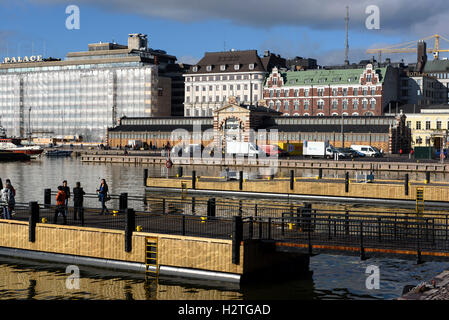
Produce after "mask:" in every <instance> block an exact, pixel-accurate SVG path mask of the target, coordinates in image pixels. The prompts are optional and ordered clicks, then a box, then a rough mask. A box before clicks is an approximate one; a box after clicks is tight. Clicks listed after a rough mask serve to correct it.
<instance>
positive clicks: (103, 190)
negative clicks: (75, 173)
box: [97, 179, 109, 215]
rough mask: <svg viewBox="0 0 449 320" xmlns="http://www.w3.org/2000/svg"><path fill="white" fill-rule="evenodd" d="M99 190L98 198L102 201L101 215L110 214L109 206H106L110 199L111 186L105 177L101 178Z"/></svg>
mask: <svg viewBox="0 0 449 320" xmlns="http://www.w3.org/2000/svg"><path fill="white" fill-rule="evenodd" d="M97 192H98V200H99V201H100V202H101V213H100V215H103V214H105V213H104V212H105V211H106V214H109V210H108V208H106V201H108V192H109V188H108V185H107V183H106V180H105V179H101V184H100V188H98V189H97Z"/></svg>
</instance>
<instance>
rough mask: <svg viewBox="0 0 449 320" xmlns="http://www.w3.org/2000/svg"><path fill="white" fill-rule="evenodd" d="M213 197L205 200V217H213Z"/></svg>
mask: <svg viewBox="0 0 449 320" xmlns="http://www.w3.org/2000/svg"><path fill="white" fill-rule="evenodd" d="M215 212H216V210H215V198H210V199H208V200H207V217H208V218H210V217H215Z"/></svg>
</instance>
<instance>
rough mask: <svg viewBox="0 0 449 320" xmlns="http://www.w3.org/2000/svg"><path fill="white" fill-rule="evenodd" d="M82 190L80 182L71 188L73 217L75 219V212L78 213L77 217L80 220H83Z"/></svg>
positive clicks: (83, 193)
mask: <svg viewBox="0 0 449 320" xmlns="http://www.w3.org/2000/svg"><path fill="white" fill-rule="evenodd" d="M85 194H86V193H85V192H84V190H83V188H81V183H80V182H77V183H76V187H75V188H73V219H74V220H77V214H79V218H80V219H81V221H84V208H83V202H84V195H85Z"/></svg>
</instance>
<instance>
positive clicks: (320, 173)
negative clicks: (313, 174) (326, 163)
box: [318, 168, 323, 179]
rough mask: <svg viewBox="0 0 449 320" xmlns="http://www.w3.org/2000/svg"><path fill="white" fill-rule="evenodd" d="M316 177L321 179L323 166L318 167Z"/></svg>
mask: <svg viewBox="0 0 449 320" xmlns="http://www.w3.org/2000/svg"><path fill="white" fill-rule="evenodd" d="M318 179H323V168H319V169H318Z"/></svg>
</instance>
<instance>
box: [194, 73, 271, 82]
mask: <svg viewBox="0 0 449 320" xmlns="http://www.w3.org/2000/svg"><path fill="white" fill-rule="evenodd" d="M249 79H252V80H257V79H259V80H262V79H264V75H263V74H251V75H249V74H231V75H220V76H201V77H199V76H198V77H186V82H199V81H230V80H231V81H232V80H249Z"/></svg>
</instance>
